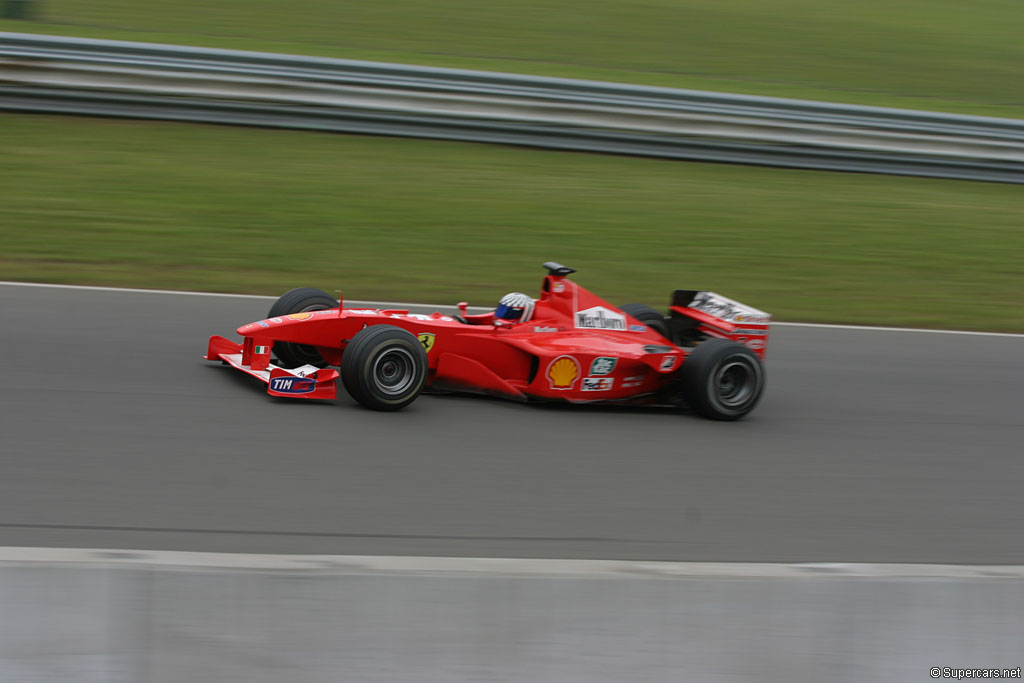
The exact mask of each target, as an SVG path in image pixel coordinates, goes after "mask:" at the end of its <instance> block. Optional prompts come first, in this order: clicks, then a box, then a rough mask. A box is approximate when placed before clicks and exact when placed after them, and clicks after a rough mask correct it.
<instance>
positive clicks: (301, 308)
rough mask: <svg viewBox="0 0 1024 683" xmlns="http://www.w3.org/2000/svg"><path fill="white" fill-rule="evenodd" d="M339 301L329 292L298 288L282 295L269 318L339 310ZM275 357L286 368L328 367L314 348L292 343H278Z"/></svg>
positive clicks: (268, 315) (272, 308) (275, 345)
mask: <svg viewBox="0 0 1024 683" xmlns="http://www.w3.org/2000/svg"><path fill="white" fill-rule="evenodd" d="M337 307H338V301H337V299H335V298H334V297H333V296H331V295H330V294H328V293H327V292H325V291H323V290H320V289H314V288H313V287H298V288H296V289H293V290H291V291H290V292H285V293H284V294H282V295H281V296H280V297H279V298H278V300H277V301H275V302H274V305H273V306H271V307H270V313H268V314H267V317H268V318H280V317H283V316H286V315H291V314H293V313H306V312H307V311H325V310H327V309H330V308H337ZM274 355H275V356H277V359H278V360H279V361H280V363H281V366H282V367H285V368H297V367H299V366H302V365H315V366H316V367H318V368H322V367H324V366H326V365H327V363H326V362H324V359H323V358H322V357H321V356H320V353H319V352H318V351H317V350H316V347H314V346H307V345H306V344H294V343H292V342H276V343H275V344H274Z"/></svg>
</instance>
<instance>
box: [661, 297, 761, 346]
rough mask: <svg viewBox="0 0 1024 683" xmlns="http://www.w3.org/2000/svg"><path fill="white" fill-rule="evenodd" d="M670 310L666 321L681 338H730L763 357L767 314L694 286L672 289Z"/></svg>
mask: <svg viewBox="0 0 1024 683" xmlns="http://www.w3.org/2000/svg"><path fill="white" fill-rule="evenodd" d="M669 311H670V316H669V325H670V326H671V327H672V329H673V332H675V333H677V334H678V335H679V337H680V338H684V339H685V338H687V337H688V336H690V337H693V336H696V337H698V338H701V337H719V338H721V339H731V340H733V341H735V342H739V343H740V344H743V345H744V346H746V347H748V348H749V349H750V350H751V351H753V352H754V353H756V354H757V356H758V357H759V358H760V359H761V360H764V356H765V349H766V347H767V346H768V330H769V328H770V327H771V323H772V316H771V315H770V314H768V313H765V312H764V311H761V310H758V309H756V308H754V307H752V306H747V305H746V304H742V303H740V302H739V301H734V300H732V299H730V298H728V297H724V296H722V295H721V294H716V293H715V292H704V291H698V290H695V289H677V290H676V291H675V292H673V293H672V305H671V306H670V307H669ZM694 333H697V334H696V335H695V334H694Z"/></svg>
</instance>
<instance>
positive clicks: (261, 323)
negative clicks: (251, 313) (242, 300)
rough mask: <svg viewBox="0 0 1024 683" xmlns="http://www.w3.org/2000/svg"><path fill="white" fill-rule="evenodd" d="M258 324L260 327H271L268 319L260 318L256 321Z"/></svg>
mask: <svg viewBox="0 0 1024 683" xmlns="http://www.w3.org/2000/svg"><path fill="white" fill-rule="evenodd" d="M256 324H257V325H259V326H260V327H270V323H268V322H267V321H266V320H258V321H256Z"/></svg>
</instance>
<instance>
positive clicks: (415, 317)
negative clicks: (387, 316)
mask: <svg viewBox="0 0 1024 683" xmlns="http://www.w3.org/2000/svg"><path fill="white" fill-rule="evenodd" d="M391 317H392V318H412V319H413V320H433V319H434V318H431V317H430V316H429V315H423V314H422V313H392V314H391Z"/></svg>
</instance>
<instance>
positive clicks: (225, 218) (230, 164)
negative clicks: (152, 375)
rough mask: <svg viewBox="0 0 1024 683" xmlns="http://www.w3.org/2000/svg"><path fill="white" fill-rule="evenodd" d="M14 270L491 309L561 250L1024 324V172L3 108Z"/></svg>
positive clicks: (593, 274) (650, 276) (668, 271)
mask: <svg viewBox="0 0 1024 683" xmlns="http://www.w3.org/2000/svg"><path fill="white" fill-rule="evenodd" d="M0 149H2V150H3V154H2V155H0V178H2V181H0V182H2V185H0V186H2V188H3V190H2V195H3V198H4V200H3V202H2V203H0V237H2V240H3V242H2V243H3V245H4V249H3V252H2V254H0V279H5V280H24V281H36V282H64V283H78V284H94V285H114V286H132V287H150V288H169V289H186V290H208V291H223V292H246V293H262V294H277V293H280V292H282V291H284V290H287V289H289V288H291V287H296V286H304V285H309V286H315V287H320V288H322V289H326V290H328V291H331V290H335V289H339V288H343V289H344V291H345V294H346V296H348V297H349V298H354V299H385V300H405V301H423V302H439V303H443V302H451V303H454V302H456V301H458V300H460V299H468V300H469V301H470V303H472V304H475V305H488V304H490V303H493V302H494V301H496V300H497V298H498V297H499V296H500V295H501V294H503V293H505V292H507V291H510V290H522V291H527V292H534V291H535V289H536V286H537V285H538V283H539V281H540V278H541V276H542V274H543V272H542V270H541V269H540V267H539V266H540V264H541V263H542V262H543V261H547V260H557V261H560V262H562V263H565V264H568V265H571V266H572V267H575V268H577V269H578V270H579V271H580V272H579V273H578V275H577V276H576V279H577V280H578V281H579V282H581V283H582V284H584V285H585V286H587V287H590V288H592V289H594V290H595V291H596V292H598V293H600V294H603V295H604V296H606V297H607V298H609V299H610V300H612V301H613V302H617V303H625V302H627V301H642V302H648V303H651V304H657V305H661V304H663V303H664V302H666V301H667V299H668V296H669V293H670V291H671V290H672V289H674V288H677V287H686V288H691V287H692V288H701V289H712V290H715V291H718V292H720V293H722V294H725V295H727V296H732V297H734V298H736V299H739V300H741V301H744V302H747V303H750V304H752V305H755V306H758V307H760V308H764V309H765V310H768V311H770V312H772V313H774V314H775V316H776V318H777V319H780V320H789V321H810V322H827V323H854V324H871V325H907V326H916V327H936V328H953V329H978V330H1002V331H1009V332H1024V296H1022V292H1024V269H1021V267H1020V254H1022V253H1024V231H1022V230H1021V229H1020V221H1021V216H1022V215H1024V193H1022V192H1021V190H1020V187H1019V186H1013V185H1000V184H990V183H973V182H960V181H942V180H924V179H915V178H898V177H890V176H874V175H857V174H843V173H815V172H809V171H796V170H777V169H761V168H750V167H743V166H728V165H717V164H695V163H680V162H673V161H660V160H650V159H636V158H628V157H614V156H600V155H588V154H577V153H558V152H544V151H534V150H527V149H518V148H509V147H499V146H490V145H478V144H463V143H452V142H433V141H423V140H399V139H390V138H371V137H359V136H346V135H332V134H322V133H309V132H293V131H282V130H257V129H246V128H232V127H218V126H202V125H187V124H175V123H152V122H133V121H114V120H104V119H88V118H65V117H56V116H54V117H45V116H43V117H31V116H20V115H4V114H0Z"/></svg>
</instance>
